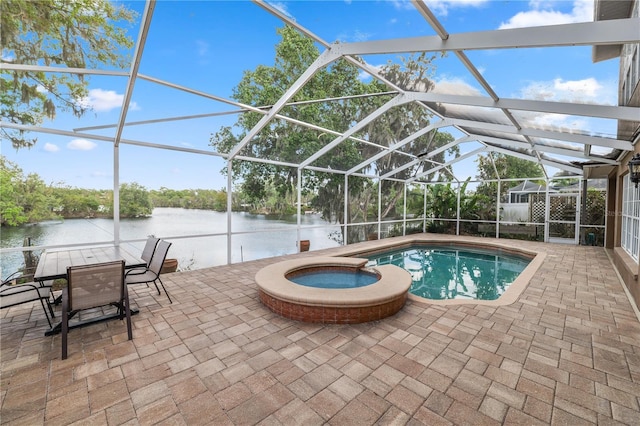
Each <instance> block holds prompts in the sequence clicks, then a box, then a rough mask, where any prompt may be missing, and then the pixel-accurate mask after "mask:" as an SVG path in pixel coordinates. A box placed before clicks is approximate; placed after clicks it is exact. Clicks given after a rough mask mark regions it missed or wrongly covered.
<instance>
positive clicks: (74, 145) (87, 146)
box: [67, 139, 97, 151]
mask: <svg viewBox="0 0 640 426" xmlns="http://www.w3.org/2000/svg"><path fill="white" fill-rule="evenodd" d="M96 146H97V144H96V143H95V142H91V141H88V140H86V139H74V140H72V141H71V142H69V143H68V144H67V148H69V149H73V150H77V151H91V150H92V149H93V148H95V147H96Z"/></svg>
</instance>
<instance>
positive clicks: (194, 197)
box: [0, 156, 238, 226]
mask: <svg viewBox="0 0 640 426" xmlns="http://www.w3.org/2000/svg"><path fill="white" fill-rule="evenodd" d="M119 192H120V217H123V218H129V217H141V216H149V215H151V213H152V211H153V208H154V207H180V208H186V209H206V210H215V211H226V208H227V193H226V191H224V190H220V191H216V190H212V189H184V190H175V189H168V188H160V189H158V190H147V189H146V188H145V187H143V186H141V185H139V184H138V183H136V182H133V183H123V184H121V185H120V188H119ZM236 204H237V203H236ZM236 207H238V206H236ZM87 217H91V218H96V217H107V218H111V217H113V190H110V189H85V188H75V187H71V186H68V185H65V184H63V183H58V184H46V183H45V182H44V180H42V178H41V177H40V176H39V175H38V174H37V173H29V174H26V175H25V174H24V172H23V171H22V169H21V168H20V167H18V166H17V165H16V164H15V163H12V162H11V161H9V160H7V159H6V158H5V157H4V156H0V224H1V225H2V226H19V225H22V224H24V223H35V222H41V221H44V220H52V219H60V218H64V219H73V218H87Z"/></svg>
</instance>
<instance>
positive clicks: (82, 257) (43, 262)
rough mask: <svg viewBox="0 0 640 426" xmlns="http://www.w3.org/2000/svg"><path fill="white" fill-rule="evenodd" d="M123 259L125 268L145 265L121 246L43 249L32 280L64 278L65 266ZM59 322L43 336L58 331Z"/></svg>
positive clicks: (73, 326)
mask: <svg viewBox="0 0 640 426" xmlns="http://www.w3.org/2000/svg"><path fill="white" fill-rule="evenodd" d="M117 260H124V261H125V267H126V268H136V267H141V266H145V265H146V262H145V261H143V260H142V259H140V258H139V257H137V256H135V255H133V254H131V253H129V252H128V251H126V250H125V249H123V248H122V247H114V246H106V247H87V248H80V249H72V250H45V251H44V252H43V253H42V255H41V256H40V260H39V261H38V266H36V272H35V274H34V280H35V281H38V282H40V283H43V282H45V281H49V280H56V279H61V278H62V279H66V278H67V267H69V266H82V265H90V264H93V263H104V262H113V261H117ZM137 313H138V310H137V309H131V315H134V314H137ZM115 317H119V315H103V316H100V317H97V318H92V319H89V320H86V321H81V322H78V323H74V324H73V325H69V328H77V327H84V326H87V325H90V324H95V323H97V322H101V321H106V320H108V319H112V318H115ZM60 329H61V323H58V324H56V325H55V326H53V327H52V328H51V329H49V330H47V331H46V332H45V336H50V335H52V334H56V333H59V332H60Z"/></svg>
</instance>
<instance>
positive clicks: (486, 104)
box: [2, 1, 640, 269]
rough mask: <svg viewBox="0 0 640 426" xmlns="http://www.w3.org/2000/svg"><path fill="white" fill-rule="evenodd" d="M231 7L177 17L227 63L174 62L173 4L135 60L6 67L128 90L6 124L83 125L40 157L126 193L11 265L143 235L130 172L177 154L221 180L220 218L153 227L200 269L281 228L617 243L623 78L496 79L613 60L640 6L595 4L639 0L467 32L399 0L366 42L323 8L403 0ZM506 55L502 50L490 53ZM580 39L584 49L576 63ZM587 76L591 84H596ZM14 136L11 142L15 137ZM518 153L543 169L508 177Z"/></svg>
mask: <svg viewBox="0 0 640 426" xmlns="http://www.w3.org/2000/svg"><path fill="white" fill-rule="evenodd" d="M233 3H234V4H233V5H229V4H223V3H220V2H193V3H189V5H188V7H186V8H187V9H189V10H187V11H185V13H187V12H188V13H191V14H192V16H207V17H209V18H210V19H211V20H212V22H219V23H220V26H221V27H224V28H222V29H221V30H224V31H227V32H231V31H236V32H231V33H227V34H220V33H218V32H217V30H214V29H211V28H210V27H211V25H209V26H203V27H196V26H195V25H194V26H193V27H175V26H174V27H173V31H175V32H176V33H180V32H186V33H189V32H193V33H194V34H195V36H194V38H197V39H199V40H203V41H202V43H203V45H204V44H206V45H207V49H210V50H215V54H214V55H212V59H211V60H212V61H214V63H215V64H217V65H216V66H215V67H214V68H211V69H209V68H207V70H209V71H207V72H205V73H204V74H202V73H198V72H197V69H199V68H204V65H203V64H202V63H200V62H198V61H197V60H196V59H193V60H188V58H187V57H186V56H187V55H185V58H183V59H182V60H177V59H176V57H171V56H170V55H169V54H168V53H167V52H166V51H163V46H166V41H165V39H164V37H165V35H164V34H163V33H162V31H161V30H162V28H166V27H163V24H164V25H167V22H169V21H171V20H172V19H173V20H174V21H175V23H176V24H177V23H182V24H183V23H184V22H185V21H184V20H181V19H180V17H179V16H178V15H177V14H175V13H176V9H175V7H176V4H175V2H155V1H147V2H146V3H144V7H142V4H138V5H137V7H138V8H139V9H140V10H139V16H138V18H137V20H136V21H135V25H134V28H135V30H132V31H130V32H131V34H133V35H134V39H135V46H134V47H133V49H131V51H130V52H128V53H127V55H128V58H129V59H130V65H129V67H128V68H126V69H124V70H113V69H94V68H69V67H62V66H59V65H56V66H52V65H48V64H44V63H18V62H15V61H6V62H3V63H2V72H3V74H7V75H11V74H12V73H26V72H42V73H47V74H70V75H83V76H87V77H88V78H92V79H94V80H95V81H96V83H97V84H99V85H100V86H101V87H110V88H112V89H113V90H114V91H115V92H117V93H121V97H119V98H118V102H119V103H118V109H117V110H116V111H114V112H111V113H109V114H107V113H105V114H101V113H100V112H99V111H98V112H96V113H95V114H93V115H92V116H91V117H86V118H84V119H83V120H82V121H81V122H80V123H81V124H80V125H78V124H77V122H76V121H72V120H71V117H68V118H65V116H64V114H62V116H61V117H60V118H59V119H56V121H55V122H54V123H51V125H49V124H47V123H45V124H43V125H38V126H35V125H26V124H23V123H17V122H15V121H11V120H5V121H3V122H2V127H3V128H4V129H6V130H8V131H13V132H28V133H32V134H37V135H39V136H38V137H39V142H38V144H43V143H45V142H46V143H48V144H51V145H56V144H57V145H63V144H67V141H68V140H70V139H72V140H74V141H76V140H82V141H89V143H91V144H93V145H90V146H92V147H93V146H96V148H95V149H91V150H89V149H86V150H83V151H82V152H83V154H84V157H83V158H82V159H76V160H74V161H72V162H70V163H66V162H65V163H63V162H62V160H59V159H58V160H56V161H58V163H56V162H55V161H54V162H52V163H50V167H48V168H41V169H40V170H39V171H41V172H42V173H45V170H47V171H46V173H52V175H51V176H60V178H59V180H65V179H68V178H70V177H71V176H73V175H74V174H77V175H83V174H85V173H87V174H88V173H89V171H88V170H85V168H90V167H91V166H90V164H92V163H95V164H100V165H101V166H104V169H106V170H108V171H109V173H108V175H109V176H108V177H107V179H108V181H109V183H108V186H107V188H109V189H110V190H111V191H112V199H108V200H106V199H105V205H107V206H108V208H109V209H111V210H112V212H113V220H112V222H105V223H100V224H96V222H93V223H92V224H91V226H90V227H89V229H88V230H79V231H77V232H75V233H74V235H71V236H69V237H68V238H66V239H60V240H57V241H49V240H47V241H46V244H43V243H40V242H39V241H35V243H34V244H33V246H31V247H28V248H25V247H23V245H22V244H15V243H14V244H13V245H12V246H5V244H3V248H2V255H3V269H4V268H5V261H7V262H8V261H9V260H10V259H13V260H12V262H13V263H12V265H13V264H15V263H16V262H20V261H21V259H22V257H23V252H25V253H32V252H34V253H36V254H37V253H39V251H41V250H43V249H45V248H59V247H69V246H83V245H96V244H114V245H124V246H130V247H135V248H136V249H141V248H142V245H143V244H144V241H145V239H146V237H147V235H148V233H149V232H152V231H149V230H148V229H146V228H144V227H143V226H142V225H141V222H140V221H138V222H135V220H132V221H129V220H127V221H126V224H125V223H124V221H123V220H122V219H123V218H122V217H121V216H124V215H123V213H122V205H123V200H122V199H121V196H124V194H125V193H127V192H126V191H125V190H123V189H122V185H123V184H128V183H131V182H141V184H142V186H144V187H154V188H160V189H159V191H162V190H163V188H164V189H167V187H169V188H168V189H171V185H172V182H171V180H170V179H171V175H172V174H173V171H174V170H175V169H180V171H181V173H183V174H192V175H194V176H195V178H197V179H198V182H199V185H201V186H199V187H198V188H196V187H192V188H190V189H192V190H196V189H198V190H199V192H200V195H198V191H197V190H196V191H195V192H196V193H195V194H193V200H195V201H193V202H194V203H196V202H198V200H199V199H202V196H203V195H202V194H203V193H204V191H205V190H207V191H210V190H216V191H219V193H220V194H222V195H223V200H222V203H223V204H224V208H223V210H224V211H219V212H218V213H220V214H211V215H210V216H208V217H207V218H206V219H204V222H199V223H194V224H193V226H192V227H185V228H181V229H182V230H181V231H180V232H177V231H174V230H171V231H163V229H159V230H154V231H153V233H154V234H156V236H157V237H161V238H165V239H169V240H171V241H172V242H173V244H174V245H173V248H172V250H177V251H178V252H180V253H184V258H182V259H180V262H181V267H182V268H187V269H188V268H200V267H207V266H214V265H219V264H224V263H236V262H241V261H245V260H252V259H255V258H257V257H261V256H264V253H265V252H264V251H263V252H260V251H252V248H253V247H255V246H256V245H259V244H264V245H266V246H268V245H269V244H274V242H275V241H282V240H286V241H288V243H287V245H286V246H284V247H285V248H283V249H281V250H280V251H279V252H275V253H274V252H271V253H269V254H268V255H278V254H288V253H294V252H296V251H298V250H299V248H298V247H299V242H300V241H301V240H310V241H311V250H316V249H321V248H326V247H330V246H332V245H340V244H352V243H357V242H362V241H366V240H371V239H382V238H388V237H393V236H398V235H407V234H412V233H419V232H433V233H447V234H456V235H460V234H464V235H477V236H487V237H495V238H519V239H526V240H535V241H546V242H566V243H570V244H592V245H602V244H603V243H604V241H605V224H606V222H605V221H606V216H607V215H606V200H607V193H606V185H603V179H605V178H606V177H607V175H608V173H609V172H610V171H611V170H612V169H614V168H616V167H618V166H620V165H621V163H620V160H621V159H622V158H623V157H624V156H625V155H626V154H627V153H628V152H630V151H633V149H634V143H635V142H636V140H635V139H634V138H636V139H637V135H634V134H633V133H624V132H622V133H619V132H618V131H617V129H618V124H619V123H626V122H637V121H638V117H640V108H638V107H632V106H620V105H618V104H617V86H614V87H613V89H612V92H613V93H608V95H607V96H608V98H607V99H604V100H605V101H607V102H598V100H599V99H597V97H596V98H588V97H576V98H562V97H558V96H553V95H546V96H543V95H542V94H541V92H536V93H533V92H521V93H518V94H513V93H510V92H508V91H504V92H503V91H501V87H503V86H504V81H503V78H504V77H497V74H496V68H505V67H507V68H512V72H509V73H508V75H509V76H510V78H513V79H518V78H519V77H518V75H519V67H539V68H540V69H542V68H544V69H550V70H553V69H554V67H558V69H560V68H561V67H566V66H570V67H584V68H585V69H589V68H588V67H593V68H594V69H596V68H598V67H601V66H602V61H601V60H600V58H598V53H601V52H602V51H603V50H604V49H614V51H615V49H616V48H618V49H621V48H622V47H621V46H626V45H634V44H637V43H639V42H640V33H639V32H638V30H637V29H638V27H640V18H638V17H637V14H636V15H635V17H632V18H628V17H627V16H632V15H631V14H630V13H627V12H628V11H625V13H627V14H626V15H625V13H622V14H621V15H619V17H618V15H616V14H612V15H611V16H614V17H616V19H609V18H607V19H598V16H600V15H598V11H599V9H598V7H605V6H606V7H616V4H615V3H620V4H622V3H625V4H626V5H627V7H629V6H630V4H631V3H628V2H600V3H602V5H598V4H596V8H595V12H596V19H593V14H592V15H591V19H589V20H582V21H580V20H579V19H576V20H575V21H573V22H568V23H562V24H552V25H543V26H504V25H503V26H498V25H496V23H495V22H476V21H474V22H473V23H472V24H470V25H468V28H467V29H466V30H465V31H458V32H450V30H449V29H448V28H447V27H448V25H447V23H451V22H452V18H451V16H455V14H456V12H457V10H456V9H451V10H449V11H448V13H445V12H443V11H442V9H440V8H439V7H437V6H433V8H431V7H430V3H429V2H423V1H412V2H403V3H402V7H403V9H402V16H403V18H404V19H407V20H409V19H410V20H411V22H412V23H413V25H412V26H407V28H406V29H405V30H403V31H402V34H403V35H402V36H401V37H385V36H384V32H383V31H380V32H379V33H377V34H375V35H374V36H371V37H369V38H368V39H366V40H364V41H360V40H357V39H356V37H346V38H344V39H342V38H339V37H338V38H336V36H335V32H334V33H333V34H332V33H329V32H328V31H326V28H327V27H328V25H327V23H326V22H324V21H323V18H322V17H320V15H317V16H318V17H317V19H314V13H315V11H316V10H319V9H320V8H335V9H336V13H335V15H334V16H335V20H336V21H337V22H339V25H342V26H344V29H345V31H346V30H347V29H349V27H348V25H349V19H353V20H354V22H356V21H357V20H356V19H355V18H354V16H356V15H357V16H359V17H360V18H361V19H363V18H364V17H366V16H367V10H368V9H369V10H370V9H371V8H377V7H390V4H391V2H388V3H389V4H387V5H379V4H377V3H374V2H354V3H357V4H354V5H353V9H352V10H351V14H348V13H347V14H345V13H344V11H342V10H341V8H344V7H346V6H345V5H344V4H338V3H337V2H297V3H296V4H293V3H290V4H288V6H283V5H281V4H279V3H275V2H264V1H254V2H233ZM494 3H496V4H494V5H493V7H505V5H504V4H500V2H494ZM609 3H612V4H609ZM627 3H628V4H627ZM617 6H620V5H617ZM592 7H593V6H592ZM620 7H622V6H620ZM296 12H298V13H296ZM172 14H175V15H173V16H172ZM248 16H251V19H252V21H251V22H250V23H249V21H248V19H249V18H247V17H248ZM467 18H468V16H467ZM174 21H171V22H174ZM222 21H225V22H222ZM418 24H419V25H418ZM249 25H250V27H249ZM452 26H453V25H452ZM232 27H233V28H232ZM351 29H353V28H351ZM252 33H253V34H254V35H253V36H252V35H251V34H252ZM262 33H265V34H267V33H269V34H271V36H270V37H264V38H261V37H260V36H259V35H258V34H262ZM176 37H177V36H176ZM169 46H172V45H171V44H169ZM166 49H169V47H166ZM173 49H179V47H177V46H175V45H173ZM242 49H244V51H243V50H242ZM559 51H561V52H563V53H561V57H562V58H564V59H563V60H564V63H563V62H562V60H560V61H559V60H558V59H557V56H556V55H557V53H558V52H559ZM618 51H619V50H618ZM274 52H275V53H274ZM238 53H239V54H243V55H245V56H247V57H249V58H253V57H255V59H250V60H249V62H243V66H245V67H249V68H248V69H246V68H245V69H237V68H236V65H235V62H237V60H236V59H234V58H235V55H236V54H238ZM274 54H275V55H276V60H275V61H274V60H273V55H274ZM163 55H165V56H163ZM498 55H499V56H500V62H499V63H498V62H496V63H495V64H494V63H492V62H491V57H492V56H498ZM547 55H548V59H545V58H546V57H547ZM579 55H581V56H583V57H584V56H588V59H589V60H588V61H587V63H586V64H585V62H584V59H583V60H582V62H580V65H578V64H577V63H576V64H575V65H572V61H575V60H576V59H575V58H576V57H577V56H579ZM157 57H162V61H171V62H172V64H171V65H172V66H171V68H169V67H163V66H159V65H158V62H157ZM612 57H615V56H612ZM172 58H173V59H172ZM593 59H596V60H595V61H594V60H593ZM609 62H612V61H609ZM613 62H615V60H613ZM617 66H618V65H617V64H616V65H615V69H616V71H617ZM221 68H229V69H230V70H232V71H233V72H234V73H235V79H228V80H225V79H224V78H223V75H222V74H221V73H220V75H218V74H217V71H216V72H213V71H211V70H214V71H215V70H219V69H221ZM558 72H559V71H558ZM590 72H591V71H586V72H585V76H587V75H589V73H590ZM593 72H594V73H595V72H597V71H595V70H594V71H593ZM492 76H496V77H495V78H492ZM214 81H215V85H214ZM585 81H586V80H585ZM112 82H114V83H112ZM585 84H586V83H585ZM218 85H225V87H226V89H225V90H221V89H218V87H221V86H218ZM558 90H560V89H558ZM574 91H578V92H580V91H582V92H584V93H587V92H588V90H587V88H586V87H584V86H582V87H580V86H578V87H577V88H576V89H575V90H574ZM139 105H144V108H141V107H140V106H139ZM140 110H142V111H143V113H139V112H138V111H140ZM89 115H91V114H89ZM74 123H76V124H74ZM54 124H55V125H54ZM65 126H66V127H65ZM150 135H153V136H152V137H150ZM5 143H7V146H5ZM8 143H9V142H8V141H4V140H3V152H7V149H8V148H9V146H8ZM66 146H67V147H69V146H70V145H66ZM84 146H87V145H86V144H85V145H84ZM36 147H38V145H36ZM52 149H53V148H52ZM69 149H71V148H69ZM19 151H20V154H19V155H18V156H16V157H15V160H14V161H17V162H18V164H19V165H20V166H21V167H23V168H26V167H27V166H26V165H27V164H28V163H29V161H30V159H29V153H28V152H27V151H29V150H24V149H21V150H19ZM69 152H71V151H69ZM77 152H79V151H77V150H76V151H73V152H72V153H71V154H73V155H75V153H77ZM58 154H60V155H59V156H58V158H60V157H62V156H63V155H66V154H67V152H66V151H64V152H59V153H58ZM71 154H69V155H71ZM32 155H34V156H35V155H38V153H37V152H33V153H32ZM12 158H13V157H12ZM507 159H516V162H515V163H509V161H510V160H507ZM524 165H528V166H527V170H531V172H532V174H531V175H529V176H522V174H521V173H520V174H519V175H518V176H513V173H512V172H513V170H514V168H516V169H517V168H518V167H524ZM529 166H530V167H531V169H529ZM49 168H51V169H54V170H53V171H50V170H49ZM141 176H151V177H150V178H148V180H147V181H144V180H142V178H141ZM51 180H52V181H53V180H54V178H51ZM103 182H104V181H103ZM218 182H224V185H222V186H215V185H218ZM127 189H130V188H127ZM166 193H167V191H165V192H164V193H163V194H164V195H166ZM240 193H242V197H240V196H239V194H240ZM198 197H200V198H198ZM176 205H178V206H180V208H193V206H190V205H182V204H176ZM51 208H52V209H55V208H56V206H52V207H51ZM195 208H198V207H197V206H196V207H195ZM249 211H255V212H259V213H260V214H264V215H265V216H269V214H268V213H271V212H277V216H284V215H287V216H291V217H294V218H295V219H290V220H289V222H290V223H288V224H287V226H284V225H283V224H282V223H281V222H278V221H277V220H274V221H272V222H269V221H268V220H265V221H263V222H261V224H260V226H259V227H258V226H256V225H255V224H250V225H249V224H247V223H245V222H243V217H242V216H238V215H234V214H232V213H234V212H249ZM171 220H172V219H167V221H168V222H170V221H171ZM181 220H183V221H184V223H189V220H190V219H189V218H188V217H183V218H182V219H181ZM292 220H293V221H294V222H293V223H291V221H292ZM98 225H99V226H98ZM291 225H293V226H291ZM98 228H100V230H99V231H98V230H97V229H98ZM165 229H168V228H165ZM36 240H37V238H36ZM320 240H322V243H319V241H320ZM294 242H295V243H294ZM214 247H215V248H216V249H220V248H224V254H223V255H221V254H220V253H221V252H220V250H218V251H216V252H215V253H214V252H213V251H212V248H214ZM196 257H197V259H196Z"/></svg>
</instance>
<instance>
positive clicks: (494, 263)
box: [367, 246, 530, 300]
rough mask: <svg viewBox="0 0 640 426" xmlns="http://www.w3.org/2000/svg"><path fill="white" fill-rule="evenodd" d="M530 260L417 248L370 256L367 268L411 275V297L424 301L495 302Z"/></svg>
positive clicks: (477, 251)
mask: <svg viewBox="0 0 640 426" xmlns="http://www.w3.org/2000/svg"><path fill="white" fill-rule="evenodd" d="M529 262H530V259H525V258H522V257H519V256H513V255H506V254H504V253H499V252H496V251H492V250H491V249H487V250H483V251H479V250H472V249H468V248H455V247H437V246H434V247H417V248H411V249H405V250H397V251H393V252H386V253H383V254H379V255H375V256H370V257H369V263H368V264H367V265H368V266H375V265H384V264H392V265H396V266H399V267H401V268H403V269H405V270H407V271H409V272H410V273H411V277H412V280H413V282H412V283H411V289H410V290H409V291H410V292H411V294H415V295H416V296H420V297H424V298H426V299H433V300H443V299H473V300H495V299H497V298H499V297H500V296H501V295H502V293H504V292H505V291H506V290H507V288H508V287H509V285H510V284H511V283H513V281H514V280H515V279H516V278H517V277H518V275H520V272H522V271H523V270H524V268H526V267H527V265H528V264H529Z"/></svg>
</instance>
